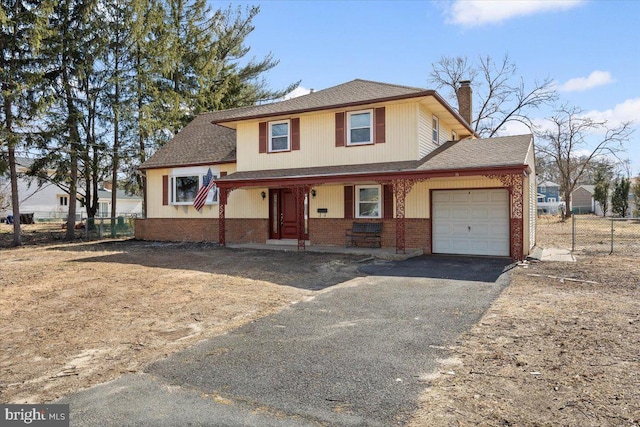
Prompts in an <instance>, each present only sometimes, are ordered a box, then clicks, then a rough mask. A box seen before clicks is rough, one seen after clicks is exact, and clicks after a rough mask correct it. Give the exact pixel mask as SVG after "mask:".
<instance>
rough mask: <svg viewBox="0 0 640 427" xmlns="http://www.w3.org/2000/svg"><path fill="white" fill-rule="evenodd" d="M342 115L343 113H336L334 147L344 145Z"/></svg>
mask: <svg viewBox="0 0 640 427" xmlns="http://www.w3.org/2000/svg"><path fill="white" fill-rule="evenodd" d="M344 116H345V114H344V113H336V147H344V141H345V139H346V138H345V137H346V134H345V125H344Z"/></svg>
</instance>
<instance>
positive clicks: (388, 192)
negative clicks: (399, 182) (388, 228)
mask: <svg viewBox="0 0 640 427" xmlns="http://www.w3.org/2000/svg"><path fill="white" fill-rule="evenodd" d="M382 188H383V189H384V191H383V196H382V197H383V199H382V202H383V203H384V210H383V212H384V216H383V218H386V219H390V218H393V186H392V185H385V186H383V187H382Z"/></svg>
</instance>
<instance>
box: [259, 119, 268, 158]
mask: <svg viewBox="0 0 640 427" xmlns="http://www.w3.org/2000/svg"><path fill="white" fill-rule="evenodd" d="M258 152H259V153H266V152H267V122H260V123H259V124H258Z"/></svg>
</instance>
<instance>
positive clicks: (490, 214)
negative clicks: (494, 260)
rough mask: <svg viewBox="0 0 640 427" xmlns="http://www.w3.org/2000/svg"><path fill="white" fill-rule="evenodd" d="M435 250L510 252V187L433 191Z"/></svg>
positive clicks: (481, 252)
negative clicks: (508, 189)
mask: <svg viewBox="0 0 640 427" xmlns="http://www.w3.org/2000/svg"><path fill="white" fill-rule="evenodd" d="M432 197H433V199H432V201H431V202H432V204H433V210H432V213H433V218H432V221H433V227H432V236H433V238H432V240H433V253H441V254H465V255H498V256H509V193H508V191H507V190H501V189H498V190H446V191H444V190H438V191H433V193H432Z"/></svg>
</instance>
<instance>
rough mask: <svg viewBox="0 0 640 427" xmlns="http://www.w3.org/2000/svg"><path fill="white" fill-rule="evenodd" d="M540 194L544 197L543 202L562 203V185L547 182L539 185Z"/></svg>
mask: <svg viewBox="0 0 640 427" xmlns="http://www.w3.org/2000/svg"><path fill="white" fill-rule="evenodd" d="M538 194H539V195H542V196H543V197H544V198H543V200H538V201H542V202H558V201H560V185H558V184H556V183H555V182H551V181H545V182H543V183H540V184H538Z"/></svg>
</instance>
